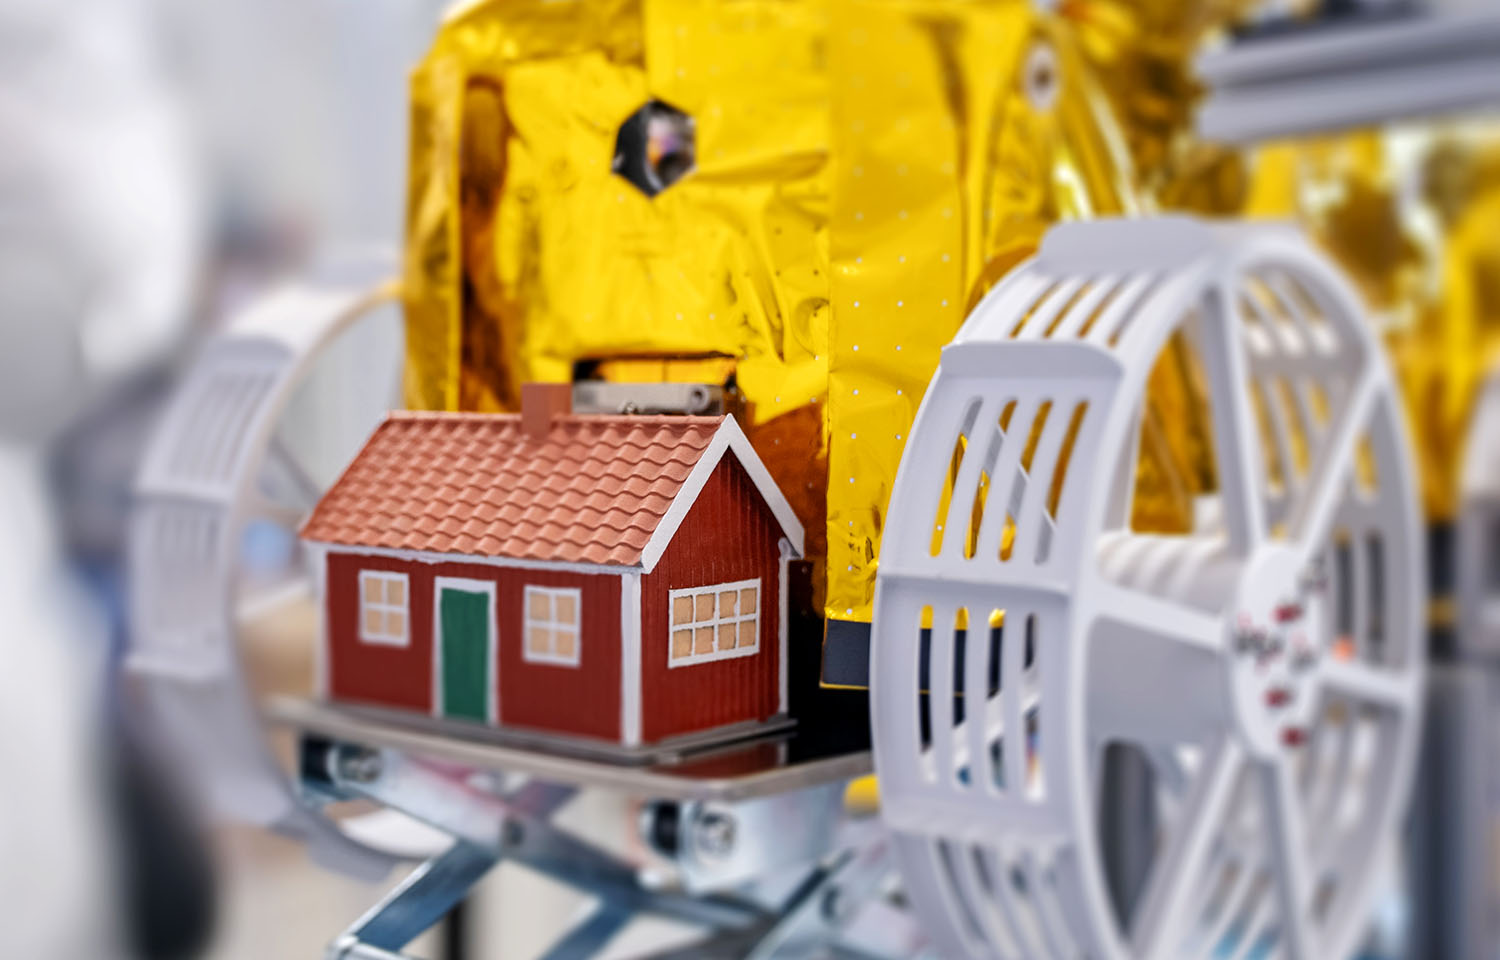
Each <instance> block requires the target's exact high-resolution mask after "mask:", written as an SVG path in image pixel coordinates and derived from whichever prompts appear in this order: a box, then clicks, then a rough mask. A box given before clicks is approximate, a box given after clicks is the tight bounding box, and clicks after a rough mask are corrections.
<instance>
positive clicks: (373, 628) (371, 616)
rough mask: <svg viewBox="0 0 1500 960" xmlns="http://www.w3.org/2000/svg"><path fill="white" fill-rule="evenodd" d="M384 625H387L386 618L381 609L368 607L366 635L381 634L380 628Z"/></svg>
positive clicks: (375, 635)
mask: <svg viewBox="0 0 1500 960" xmlns="http://www.w3.org/2000/svg"><path fill="white" fill-rule="evenodd" d="M383 626H385V620H384V618H383V617H381V615H380V611H379V610H371V609H368V608H367V609H366V610H365V636H367V637H378V636H380V632H381V631H380V628H381V627H383Z"/></svg>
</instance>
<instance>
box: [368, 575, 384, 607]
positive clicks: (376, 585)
mask: <svg viewBox="0 0 1500 960" xmlns="http://www.w3.org/2000/svg"><path fill="white" fill-rule="evenodd" d="M364 591H365V592H364V600H365V603H380V602H382V600H383V599H384V598H383V597H382V595H381V591H380V578H379V577H365V582H364Z"/></svg>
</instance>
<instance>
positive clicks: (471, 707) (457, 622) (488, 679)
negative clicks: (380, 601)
mask: <svg viewBox="0 0 1500 960" xmlns="http://www.w3.org/2000/svg"><path fill="white" fill-rule="evenodd" d="M438 622H439V624H440V627H441V634H442V639H441V643H442V645H443V677H442V679H443V689H442V698H443V716H445V717H456V718H458V719H461V720H478V721H480V722H481V723H482V722H484V721H487V720H489V718H490V716H489V703H490V691H491V690H493V689H494V684H493V677H492V676H491V672H490V627H491V624H490V595H489V594H488V593H480V592H477V591H472V590H463V589H459V588H456V587H447V586H441V585H439V587H438Z"/></svg>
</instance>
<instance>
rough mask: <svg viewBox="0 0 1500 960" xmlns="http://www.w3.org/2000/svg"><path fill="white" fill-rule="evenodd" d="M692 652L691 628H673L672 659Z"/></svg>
mask: <svg viewBox="0 0 1500 960" xmlns="http://www.w3.org/2000/svg"><path fill="white" fill-rule="evenodd" d="M692 654H693V631H691V630H674V631H672V659H673V660H677V659H679V658H681V657H689V656H692Z"/></svg>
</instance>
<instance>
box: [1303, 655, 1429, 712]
mask: <svg viewBox="0 0 1500 960" xmlns="http://www.w3.org/2000/svg"><path fill="white" fill-rule="evenodd" d="M1323 682H1324V683H1325V684H1327V685H1328V686H1329V687H1330V688H1331V689H1333V690H1335V691H1337V692H1339V693H1342V694H1345V695H1346V696H1348V697H1350V698H1352V699H1354V700H1358V701H1361V702H1363V703H1365V704H1368V705H1370V706H1375V707H1387V708H1405V707H1410V706H1412V704H1413V701H1414V699H1415V696H1416V687H1415V685H1414V684H1412V683H1411V682H1410V681H1409V678H1408V677H1407V676H1406V675H1403V674H1401V673H1399V672H1397V671H1395V670H1391V669H1388V668H1384V667H1377V666H1375V665H1373V664H1370V663H1365V662H1363V661H1359V660H1338V659H1332V658H1330V659H1329V660H1328V661H1327V662H1326V663H1324V664H1323Z"/></svg>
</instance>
